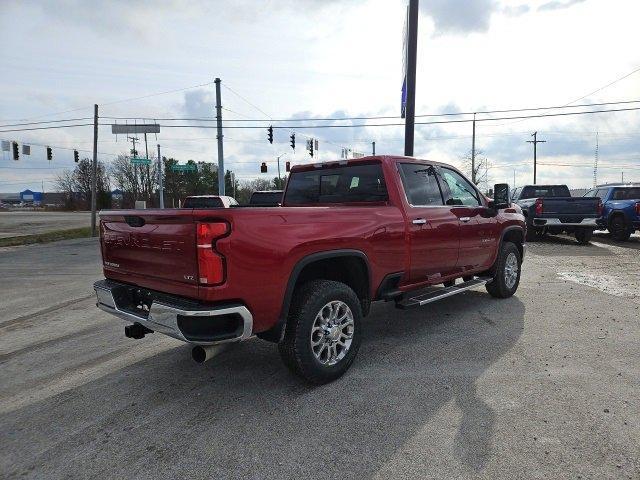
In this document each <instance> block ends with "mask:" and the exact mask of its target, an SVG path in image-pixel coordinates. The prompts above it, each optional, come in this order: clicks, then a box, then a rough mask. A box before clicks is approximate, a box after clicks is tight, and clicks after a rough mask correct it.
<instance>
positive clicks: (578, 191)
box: [569, 188, 591, 197]
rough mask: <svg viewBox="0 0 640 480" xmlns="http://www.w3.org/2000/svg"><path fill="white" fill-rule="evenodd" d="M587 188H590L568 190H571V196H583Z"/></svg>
mask: <svg viewBox="0 0 640 480" xmlns="http://www.w3.org/2000/svg"><path fill="white" fill-rule="evenodd" d="M589 190H591V189H590V188H574V189H572V190H569V192H571V196H572V197H584V194H585V193H587V192H588V191H589Z"/></svg>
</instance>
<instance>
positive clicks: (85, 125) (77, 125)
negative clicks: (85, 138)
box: [0, 123, 104, 133]
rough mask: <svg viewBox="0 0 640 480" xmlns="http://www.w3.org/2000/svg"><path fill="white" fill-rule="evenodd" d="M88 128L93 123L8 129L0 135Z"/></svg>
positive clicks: (0, 131)
mask: <svg viewBox="0 0 640 480" xmlns="http://www.w3.org/2000/svg"><path fill="white" fill-rule="evenodd" d="M103 125H104V124H103ZM88 126H93V123H75V124H72V125H49V126H47V127H32V128H13V129H10V130H0V133H6V132H28V131H31V130H53V129H56V128H71V127H88Z"/></svg>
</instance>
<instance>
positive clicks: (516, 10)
mask: <svg viewBox="0 0 640 480" xmlns="http://www.w3.org/2000/svg"><path fill="white" fill-rule="evenodd" d="M529 10H531V7H529V5H527V4H522V5H505V6H504V7H502V9H501V12H502V13H503V14H504V15H506V16H508V17H519V16H520V15H524V14H525V13H529Z"/></svg>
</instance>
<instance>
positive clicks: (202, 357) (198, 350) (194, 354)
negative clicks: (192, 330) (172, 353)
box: [191, 345, 207, 363]
mask: <svg viewBox="0 0 640 480" xmlns="http://www.w3.org/2000/svg"><path fill="white" fill-rule="evenodd" d="M191 358H193V359H194V360H195V361H196V362H197V363H204V362H206V360H207V351H206V350H205V349H204V348H202V347H201V346H199V345H197V346H195V347H193V348H192V349H191Z"/></svg>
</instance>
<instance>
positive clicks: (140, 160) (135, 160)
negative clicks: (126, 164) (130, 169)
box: [131, 157, 151, 165]
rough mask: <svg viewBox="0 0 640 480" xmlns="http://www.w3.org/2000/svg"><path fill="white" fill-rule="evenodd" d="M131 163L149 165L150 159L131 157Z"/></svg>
mask: <svg viewBox="0 0 640 480" xmlns="http://www.w3.org/2000/svg"><path fill="white" fill-rule="evenodd" d="M131 163H133V164H134V165H151V159H150V158H138V157H131Z"/></svg>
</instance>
